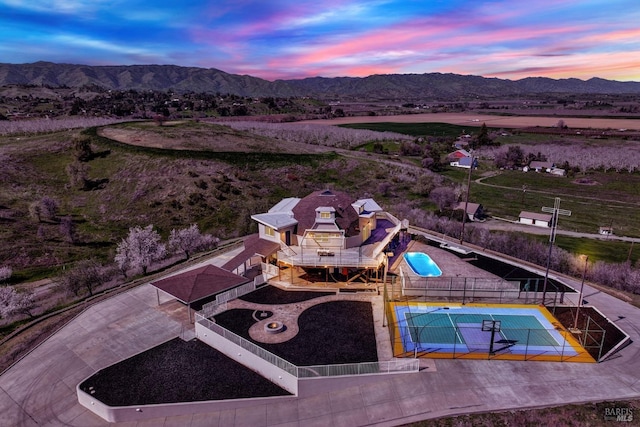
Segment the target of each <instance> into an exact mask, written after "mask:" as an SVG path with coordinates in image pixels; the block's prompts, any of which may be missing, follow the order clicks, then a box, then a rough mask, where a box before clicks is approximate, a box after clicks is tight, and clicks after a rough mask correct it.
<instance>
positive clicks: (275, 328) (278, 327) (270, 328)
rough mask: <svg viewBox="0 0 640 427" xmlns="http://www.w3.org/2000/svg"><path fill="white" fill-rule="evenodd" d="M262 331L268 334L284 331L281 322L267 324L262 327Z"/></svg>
mask: <svg viewBox="0 0 640 427" xmlns="http://www.w3.org/2000/svg"><path fill="white" fill-rule="evenodd" d="M264 330H265V332H268V333H270V334H277V333H279V332H282V331H283V330H284V325H283V324H282V322H276V321H273V322H267V323H265V325H264Z"/></svg>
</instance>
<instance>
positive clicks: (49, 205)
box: [40, 196, 59, 221]
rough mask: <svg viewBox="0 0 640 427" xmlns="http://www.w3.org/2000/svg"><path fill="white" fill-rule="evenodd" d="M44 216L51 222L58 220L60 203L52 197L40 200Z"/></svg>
mask: <svg viewBox="0 0 640 427" xmlns="http://www.w3.org/2000/svg"><path fill="white" fill-rule="evenodd" d="M40 205H41V207H42V208H41V212H42V216H43V217H45V218H46V219H48V220H50V221H55V220H56V219H58V207H59V205H58V202H57V201H56V200H54V199H52V198H51V197H47V196H44V197H43V198H42V200H40Z"/></svg>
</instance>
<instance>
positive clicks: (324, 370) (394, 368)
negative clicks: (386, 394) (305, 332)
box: [196, 312, 420, 378]
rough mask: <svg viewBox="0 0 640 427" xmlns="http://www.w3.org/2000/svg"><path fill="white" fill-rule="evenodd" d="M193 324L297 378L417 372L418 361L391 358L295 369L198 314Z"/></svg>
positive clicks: (296, 367)
mask: <svg viewBox="0 0 640 427" xmlns="http://www.w3.org/2000/svg"><path fill="white" fill-rule="evenodd" d="M196 323H197V324H198V325H200V326H202V327H204V328H206V329H207V330H209V331H211V332H214V333H216V334H218V335H220V336H221V337H223V338H225V339H226V340H228V341H230V342H232V343H234V344H235V345H237V346H238V347H241V348H242V349H244V350H246V351H249V352H250V353H252V354H254V355H256V356H258V357H259V358H260V359H262V360H265V361H267V362H269V363H270V364H272V365H274V366H276V367H278V368H279V369H281V370H283V371H285V372H287V373H289V374H291V375H293V376H295V377H297V378H318V377H333V376H346V375H370V374H390V373H400V372H418V371H419V369H420V361H419V360H417V359H393V360H386V361H379V362H366V363H348V364H342V365H315V366H296V365H294V364H293V363H291V362H288V361H286V360H285V359H283V358H281V357H280V356H276V355H275V354H273V353H270V352H268V351H267V350H265V349H263V348H262V347H260V346H258V345H256V344H254V343H252V342H251V341H248V340H246V339H244V338H242V337H240V336H238V335H236V334H234V333H233V332H231V331H229V330H227V329H225V328H223V327H222V326H220V325H218V324H216V323H215V322H213V321H211V320H209V319H207V318H205V317H204V316H203V315H202V312H199V313H197V314H196ZM232 356H233V355H232ZM238 361H239V362H242V361H240V360H238Z"/></svg>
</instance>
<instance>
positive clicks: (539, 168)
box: [525, 160, 555, 172]
mask: <svg viewBox="0 0 640 427" xmlns="http://www.w3.org/2000/svg"><path fill="white" fill-rule="evenodd" d="M554 167H555V165H554V163H553V162H540V161H537V160H534V161H532V162H531V163H529V167H528V169H527V170H532V171H534V172H551V170H552V169H553V168H554ZM525 172H526V171H525Z"/></svg>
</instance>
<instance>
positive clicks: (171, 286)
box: [151, 265, 249, 304]
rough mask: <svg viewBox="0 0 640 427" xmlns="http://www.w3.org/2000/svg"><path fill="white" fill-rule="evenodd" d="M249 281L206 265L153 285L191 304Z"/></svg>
mask: <svg viewBox="0 0 640 427" xmlns="http://www.w3.org/2000/svg"><path fill="white" fill-rule="evenodd" d="M248 281H249V279H247V278H246V277H242V276H238V275H237V274H233V273H231V272H230V271H227V270H224V269H222V268H220V267H216V266H215V265H206V266H204V267H200V268H196V269H194V270H189V271H186V272H184V273H181V274H176V275H175V276H170V277H167V278H165V279H161V280H158V281H156V282H153V283H151V285H153V286H155V287H156V288H158V289H160V290H162V291H164V292H166V293H168V294H170V295H171V296H173V297H175V298H177V299H178V300H180V301H182V302H183V303H185V304H190V303H192V302H195V301H198V300H201V299H203V298H206V297H208V296H211V295H215V294H217V293H220V292H223V291H226V290H227V289H231V288H234V287H236V286H239V285H242V284H243V283H247V282H248Z"/></svg>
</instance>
